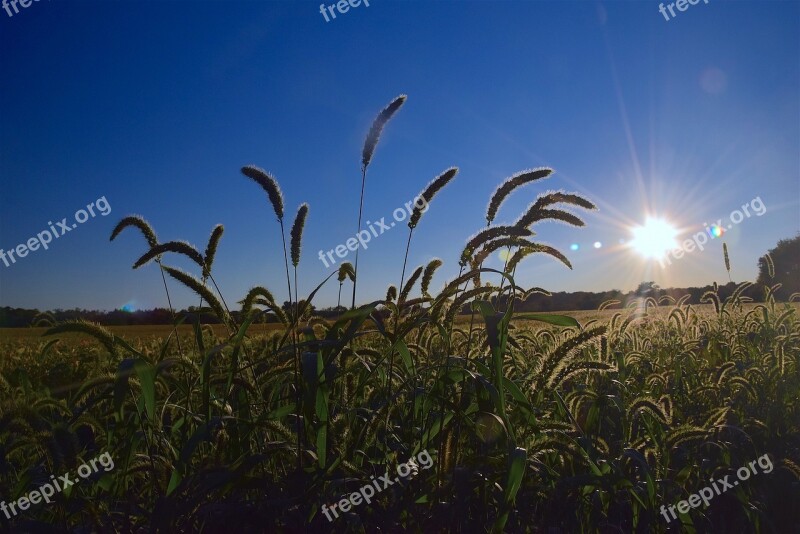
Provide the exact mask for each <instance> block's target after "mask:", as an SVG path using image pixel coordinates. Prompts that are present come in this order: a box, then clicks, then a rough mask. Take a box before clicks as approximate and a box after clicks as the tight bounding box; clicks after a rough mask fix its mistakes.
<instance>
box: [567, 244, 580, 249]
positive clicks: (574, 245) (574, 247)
mask: <svg viewBox="0 0 800 534" xmlns="http://www.w3.org/2000/svg"><path fill="white" fill-rule="evenodd" d="M579 248H581V247H579V246H578V244H577V243H573V244H571V245H570V246H569V249H570V250H578V249H579Z"/></svg>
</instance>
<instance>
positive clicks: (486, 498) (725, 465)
mask: <svg viewBox="0 0 800 534" xmlns="http://www.w3.org/2000/svg"><path fill="white" fill-rule="evenodd" d="M655 304H656V303H655V302H654V301H650V302H647V303H645V306H646V308H647V309H645V308H642V307H638V308H632V309H626V310H603V311H600V312H578V313H574V314H564V316H568V315H572V316H575V317H577V318H578V319H579V321H580V323H581V326H563V327H562V326H556V325H553V324H548V323H545V322H538V321H537V322H534V321H530V320H524V319H522V318H520V319H517V318H514V319H510V321H508V320H509V318H510V315H507V314H502V313H501V314H499V315H497V314H495V312H493V311H490V310H489V307H491V306H492V305H491V304H490V303H489V302H485V303H484V304H483V307H484V309H482V310H481V312H482V314H483V315H481V314H477V315H476V318H475V321H474V325H473V329H474V332H473V336H472V337H473V339H472V341H469V337H470V336H469V316H467V317H459V320H458V321H457V322H456V323H455V324H454V325H452V326H451V328H452V329H451V332H444V333H445V335H444V336H443V335H441V334H440V333H439V332H437V331H436V330H435V329H432V328H431V326H430V325H425V324H419V322H418V321H417V319H418V318H416V319H415V318H414V316H413V315H412V317H410V318H407V319H404V320H403V321H402V322H401V323H400V325H399V327H398V331H401V330H403V329H404V328H406V329H407V330H408V333H406V334H405V335H404V337H403V339H405V341H404V340H403V339H400V340H398V341H396V342H395V349H396V350H395V351H391V350H390V347H391V343H392V335H391V332H388V331H384V332H383V333H382V332H381V327H382V326H383V325H382V324H381V321H380V319H378V320H377V321H373V320H371V319H369V318H368V314H367V313H366V311H361V312H359V311H358V310H357V311H356V312H352V313H349V314H347V315H346V316H344V317H342V318H341V319H340V320H339V321H338V322H337V323H336V324H334V325H327V326H326V325H323V324H322V323H318V324H316V326H314V327H313V330H315V331H316V334H312V332H311V331H309V330H306V332H305V334H304V335H305V336H307V337H306V339H307V342H306V343H308V344H307V345H306V347H308V348H311V347H313V348H314V350H315V352H309V351H305V352H304V353H303V355H302V358H301V364H302V365H301V369H300V376H297V375H295V373H294V370H293V352H292V351H291V350H288V351H287V350H283V351H281V350H280V348H281V346H282V343H283V344H285V343H286V340H285V339H284V340H283V341H281V338H282V336H283V332H282V331H280V330H277V331H276V330H274V329H273V328H269V329H268V330H270V331H267V332H265V331H264V329H262V325H255V326H249V327H247V325H243V326H242V329H241V330H240V333H242V332H245V331H247V334H248V335H247V336H246V337H242V336H234V337H233V338H232V339H230V340H228V339H227V337H228V336H227V335H226V333H225V332H224V331H222V330H221V329H220V328H215V329H211V328H208V327H203V328H202V329H201V330H200V331H199V332H200V334H199V337H194V333H193V332H192V328H191V327H190V326H184V327H183V328H184V330H183V331H182V332H181V338H182V348H181V350H179V349H178V348H177V345H176V343H175V342H174V338H171V339H170V341H169V342H167V340H166V338H167V337H168V336H169V328H166V329H165V328H163V327H131V328H120V329H109V330H110V331H109V330H105V329H100V328H98V327H88V326H86V325H83V326H82V327H73V328H68V329H65V330H77V329H80V328H83V329H85V333H83V334H76V333H67V334H64V333H58V334H56V335H51V336H47V337H46V338H40V336H41V334H42V333H44V330H46V329H40V328H39V329H34V328H32V329H18V330H10V329H5V330H3V331H2V332H0V346H1V347H2V353H3V358H2V360H0V377H2V380H0V388H2V389H3V390H4V394H3V401H2V404H0V410H1V412H0V422H1V423H0V436H1V437H2V443H3V449H2V455H3V456H2V464H0V465H2V466H3V468H2V471H0V479H1V480H2V484H3V486H6V487H12V488H13V487H16V488H23V487H29V488H36V487H39V486H41V485H42V484H44V483H46V482H47V481H48V480H49V475H50V474H55V475H60V474H62V473H67V472H75V470H76V468H77V466H78V465H80V464H81V461H84V462H88V461H89V460H90V459H91V458H94V457H96V456H98V455H100V454H101V453H103V452H110V454H111V456H112V457H113V459H114V462H115V466H114V469H113V470H109V471H108V472H105V471H101V472H99V473H97V474H96V475H92V477H90V478H94V479H95V482H96V483H94V484H88V483H85V482H84V483H83V484H81V485H75V486H74V487H72V488H69V489H70V490H72V491H71V492H70V493H69V494H68V495H67V494H66V493H64V494H62V495H59V496H58V497H57V498H56V499H54V501H55V502H54V503H52V504H50V505H48V506H38V507H33V508H32V509H31V510H29V511H28V512H27V515H28V521H29V522H28V523H26V524H27V525H29V528H34V522H35V521H41V522H42V523H47V524H60V525H62V526H64V527H73V528H74V527H76V526H77V525H94V527H93V528H95V529H97V530H105V529H108V528H109V526H113V529H114V530H117V531H136V530H141V529H153V530H157V531H170V530H172V529H180V530H201V529H205V530H208V531H219V530H222V529H231V528H235V529H237V530H238V529H241V528H250V529H260V530H273V529H274V530H283V531H296V530H300V529H301V528H302V527H301V526H302V525H306V526H307V527H308V528H309V529H311V530H328V529H334V530H337V531H345V530H347V529H352V530H356V531H358V530H362V529H364V530H366V531H374V530H376V529H380V530H385V531H399V530H405V529H410V530H420V531H430V530H433V531H437V530H443V529H451V530H453V529H458V530H462V531H472V530H475V529H479V530H483V529H491V528H495V529H504V530H506V531H512V532H525V531H529V532H537V531H545V530H548V529H550V530H548V531H550V532H575V531H593V530H595V529H596V530H600V531H610V530H612V529H621V530H622V531H643V532H644V531H646V532H653V531H665V530H666V528H667V527H668V526H674V525H676V524H678V523H683V525H684V527H685V528H686V529H687V530H689V531H691V530H692V529H696V530H697V531H728V532H732V531H749V530H753V531H755V530H761V531H775V532H789V531H791V529H793V528H794V527H795V526H796V525H797V524H798V520H800V516H799V515H798V510H797V508H796V507H792V506H787V505H788V504H789V503H792V502H798V497H800V495H799V494H798V480H800V467H798V466H800V429H798V424H799V422H800V404H799V403H798V399H799V398H800V366H799V365H798V358H800V340H799V339H798V332H800V328H799V327H798V325H799V324H800V322H799V320H798V314H797V306H796V305H793V306H789V305H783V304H777V303H773V302H769V303H767V304H766V305H754V304H744V305H741V306H739V305H736V303H735V302H729V303H725V306H724V308H723V306H720V309H719V311H717V310H716V309H715V307H714V306H713V305H708V306H702V307H694V306H690V305H685V304H684V305H681V306H670V305H664V306H658V307H656V306H654V305H655ZM373 318H374V316H373ZM543 319H544V320H547V321H550V322H558V321H563V320H565V318H564V317H562V318H561V319H558V318H556V317H555V316H549V317H544V318H543ZM485 321H488V322H489V324H494V325H495V326H494V327H493V328H490V329H489V333H488V334H487V330H486V329H485V328H484V326H485V324H484V322H485ZM506 321H508V322H509V324H508V327H507V328H506V327H505V323H506ZM407 323H411V324H407ZM62 329H64V328H63V327H62ZM331 332H338V334H337V335H338V336H340V337H338V339H336V341H334V342H333V343H329V344H326V343H324V342H323V340H325V339H328V340H330V339H331V338H332V336H331ZM356 332H358V333H356ZM448 334H449V336H448ZM53 337H55V338H58V339H59V340H60V341H59V342H58V343H55V344H50V343H47V342H46V340H49V339H52V338H53ZM123 339H124V340H126V341H125V342H122V340H123ZM315 345H316V346H315ZM286 346H289V347H291V344H289V345H286ZM468 347H469V348H468ZM392 352H396V358H395V361H393V362H391V364H392V369H393V375H394V378H393V380H392V382H391V383H389V382H387V373H386V370H387V369H388V367H387V366H388V364H389V363H390V362H389V360H390V359H391V353H392ZM448 354H464V355H467V356H466V357H459V356H450V357H449V358H448V357H446V355H448ZM387 357H388V359H387ZM314 368H316V369H317V370H318V371H319V373H315V372H314V371H313V369H314ZM309 370H310V372H309ZM387 388H391V392H389V391H387ZM387 398H388V399H391V402H386V400H385V399H387ZM298 405H299V406H301V408H300V410H298V409H297V406H298ZM298 411H299V412H300V415H299V416H297V415H295V413H296V412H298ZM423 450H424V451H428V453H429V455H430V458H431V459H432V466H430V467H428V468H427V469H422V468H416V472H415V473H412V475H410V476H409V478H408V480H402V481H401V482H400V483H398V482H395V483H394V484H393V485H392V486H391V489H389V488H386V490H383V491H382V492H379V493H378V494H377V496H376V497H374V499H373V500H372V502H371V503H370V504H368V505H367V504H365V503H363V502H362V503H361V505H360V506H358V507H354V509H353V510H351V511H349V512H347V513H342V512H341V511H339V512H338V515H339V516H340V517H338V518H335V517H334V516H333V515H330V514H329V515H330V517H331V518H332V519H333V522H331V523H329V522H328V521H327V520H326V518H325V515H323V512H322V508H321V507H322V506H323V505H326V506H327V509H326V512H330V507H331V505H332V504H333V503H336V502H338V501H340V500H341V499H342V498H343V497H346V496H348V495H350V494H352V493H353V492H356V491H358V490H359V488H361V487H362V486H364V484H368V483H370V481H371V480H373V479H376V478H379V477H380V475H382V474H383V473H384V472H385V471H386V470H389V472H390V473H391V472H393V471H394V469H395V466H397V465H398V464H399V463H400V462H405V461H406V460H407V459H408V458H411V457H412V456H414V455H417V456H419V454H420V452H421V451H423ZM298 451H299V453H298ZM765 455H766V456H765ZM756 460H758V463H756V462H755V461H756ZM751 462H752V463H753V465H754V467H753V471H754V472H757V474H753V473H751V474H750V475H748V477H749V479H748V480H746V481H742V483H741V484H738V485H737V486H736V488H735V490H729V491H727V492H722V493H720V494H719V495H717V494H714V498H713V500H711V501H710V506H709V507H708V508H704V507H699V508H696V509H695V508H691V509H690V510H689V511H688V512H687V513H685V514H680V513H679V512H677V519H672V518H671V517H670V516H669V511H668V508H666V509H665V511H666V514H667V515H664V513H663V512H662V511H661V506H662V505H665V506H666V507H669V506H670V505H672V506H673V507H674V505H676V504H677V503H679V502H680V501H682V500H684V499H687V498H689V496H690V495H691V494H693V493H697V492H700V491H701V490H702V489H703V488H704V487H705V486H709V485H710V482H709V481H710V480H712V479H713V480H717V481H719V480H722V479H725V477H726V475H731V474H733V473H736V472H737V469H739V468H740V467H742V466H745V467H746V466H748V464H750V463H751ZM768 465H769V467H768ZM745 471H747V469H745ZM736 476H737V475H735V474H734V475H733V476H732V477H730V479H731V481H732V480H737V478H736ZM371 477H372V478H371ZM673 509H674V508H673ZM665 517H667V518H669V519H670V522H669V523H668V522H667V520H666V519H665ZM33 518H35V521H34V519H33ZM31 521H34V522H31Z"/></svg>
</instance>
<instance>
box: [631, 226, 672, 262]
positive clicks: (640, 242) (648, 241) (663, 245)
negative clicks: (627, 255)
mask: <svg viewBox="0 0 800 534" xmlns="http://www.w3.org/2000/svg"><path fill="white" fill-rule="evenodd" d="M631 233H632V234H633V239H631V241H630V247H631V248H633V249H634V250H635V251H636V252H638V253H639V254H641V255H642V256H643V257H645V258H660V257H662V256H664V255H665V254H666V253H667V252H669V251H670V250H672V249H674V248H676V247H677V246H678V242H677V241H676V240H675V237H676V236H677V235H678V231H677V230H676V229H675V227H674V226H672V225H671V224H669V223H668V222H666V221H665V220H663V219H650V218H648V219H647V220H646V221H645V223H644V225H642V226H637V227H636V228H632V229H631Z"/></svg>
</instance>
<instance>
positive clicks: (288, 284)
mask: <svg viewBox="0 0 800 534" xmlns="http://www.w3.org/2000/svg"><path fill="white" fill-rule="evenodd" d="M278 222H279V223H280V224H281V241H283V264H284V267H285V268H286V287H287V289H288V291H289V307H290V309H291V304H292V303H291V301H292V282H291V280H290V278H289V256H288V254H286V232H285V231H284V228H283V218H280V219H278ZM289 326H290V327H292V325H291V323H290V324H289ZM292 342H293V343H294V387H295V395H296V399H297V400H296V402H297V404H296V405H295V409H296V411H297V414H296V418H297V420H296V423H297V468H298V469H300V468H301V467H302V466H303V464H302V456H301V454H300V401H301V399H300V382H298V378H299V375H300V370H299V367H300V362H299V359H298V356H297V330H296V329H295V328H292Z"/></svg>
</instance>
